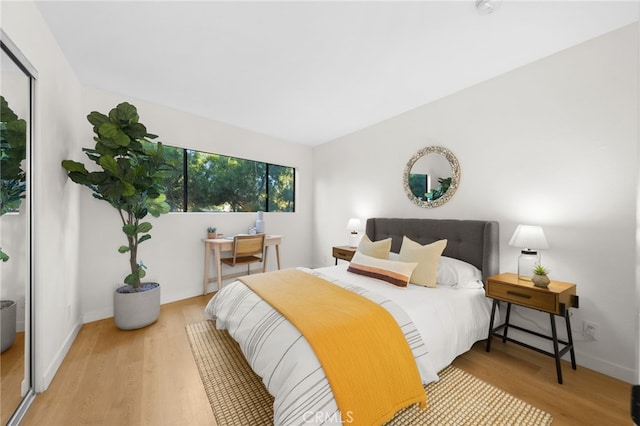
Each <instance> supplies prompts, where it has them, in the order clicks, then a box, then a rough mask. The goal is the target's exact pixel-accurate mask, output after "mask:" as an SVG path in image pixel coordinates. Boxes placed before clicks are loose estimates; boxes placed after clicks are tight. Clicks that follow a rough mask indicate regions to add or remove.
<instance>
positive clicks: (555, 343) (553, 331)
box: [549, 314, 562, 384]
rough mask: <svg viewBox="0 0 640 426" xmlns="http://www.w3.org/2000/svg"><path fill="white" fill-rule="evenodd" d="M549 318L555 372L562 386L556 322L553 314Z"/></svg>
mask: <svg viewBox="0 0 640 426" xmlns="http://www.w3.org/2000/svg"><path fill="white" fill-rule="evenodd" d="M549 317H550V318H551V336H552V338H553V339H552V340H553V353H554V354H555V359H556V372H557V373H558V383H560V384H562V364H560V353H559V350H558V333H557V332H556V321H555V318H554V315H553V314H549Z"/></svg>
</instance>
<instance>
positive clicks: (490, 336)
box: [336, 258, 498, 352]
mask: <svg viewBox="0 0 640 426" xmlns="http://www.w3.org/2000/svg"><path fill="white" fill-rule="evenodd" d="M337 263H338V258H336V264H337ZM496 306H498V301H497V300H496V299H493V306H491V319H490V320H489V336H488V337H487V352H491V339H492V337H493V319H494V318H495V315H496Z"/></svg>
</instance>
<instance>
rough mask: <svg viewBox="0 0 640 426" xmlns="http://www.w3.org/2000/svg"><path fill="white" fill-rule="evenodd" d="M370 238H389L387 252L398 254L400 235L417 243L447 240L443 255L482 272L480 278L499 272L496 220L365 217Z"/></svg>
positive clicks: (498, 239)
mask: <svg viewBox="0 0 640 426" xmlns="http://www.w3.org/2000/svg"><path fill="white" fill-rule="evenodd" d="M366 232H367V236H368V237H369V239H371V241H378V240H383V239H385V238H389V237H391V239H392V242H391V251H393V252H395V253H398V252H399V251H400V246H401V245H402V237H403V236H404V235H406V236H407V238H410V239H411V240H413V241H415V242H418V243H420V244H429V243H432V242H434V241H438V240H443V239H446V240H447V247H446V248H445V249H444V252H443V253H442V254H443V256H448V257H453V258H456V259H460V260H463V261H465V262H467V263H470V264H472V265H474V266H476V267H477V268H478V269H480V270H481V271H482V279H483V281H484V282H486V280H487V277H490V276H491V275H495V274H498V273H500V235H499V226H498V222H489V221H482V220H454V219H395V218H372V219H367V228H366Z"/></svg>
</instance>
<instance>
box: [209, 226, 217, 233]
mask: <svg viewBox="0 0 640 426" xmlns="http://www.w3.org/2000/svg"><path fill="white" fill-rule="evenodd" d="M217 229H218V228H216V227H215V226H210V227H208V228H207V232H216V230H217Z"/></svg>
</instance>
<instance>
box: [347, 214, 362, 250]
mask: <svg viewBox="0 0 640 426" xmlns="http://www.w3.org/2000/svg"><path fill="white" fill-rule="evenodd" d="M361 229H362V222H361V221H360V219H358V218H357V217H352V218H351V219H349V222H347V230H348V231H351V233H350V234H349V247H357V246H358V242H359V241H358V231H359V230H361Z"/></svg>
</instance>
